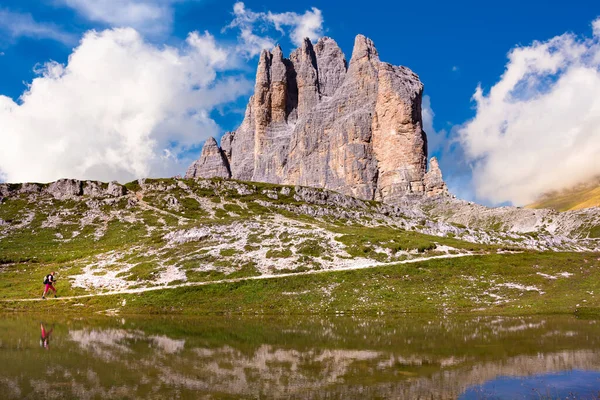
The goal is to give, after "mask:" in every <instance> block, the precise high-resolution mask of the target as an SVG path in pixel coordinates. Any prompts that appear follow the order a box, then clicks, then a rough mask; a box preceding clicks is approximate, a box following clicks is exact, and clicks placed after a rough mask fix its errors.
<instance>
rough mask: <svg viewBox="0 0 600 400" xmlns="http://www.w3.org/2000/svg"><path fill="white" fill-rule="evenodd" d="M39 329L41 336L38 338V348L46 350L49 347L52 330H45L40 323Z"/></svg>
mask: <svg viewBox="0 0 600 400" xmlns="http://www.w3.org/2000/svg"><path fill="white" fill-rule="evenodd" d="M40 328H41V330H42V336H41V337H40V346H41V347H43V348H45V349H48V347H49V346H50V335H52V330H53V328H50V330H48V331H47V330H46V328H44V324H43V323H40Z"/></svg>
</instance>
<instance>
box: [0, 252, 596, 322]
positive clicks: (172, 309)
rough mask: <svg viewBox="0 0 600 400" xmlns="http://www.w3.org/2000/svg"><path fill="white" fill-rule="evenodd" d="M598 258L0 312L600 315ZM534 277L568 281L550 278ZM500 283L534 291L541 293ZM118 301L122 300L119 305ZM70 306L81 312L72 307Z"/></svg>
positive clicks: (414, 266)
mask: <svg viewBox="0 0 600 400" xmlns="http://www.w3.org/2000/svg"><path fill="white" fill-rule="evenodd" d="M598 258H599V257H598V254H594V253H522V254H509V255H499V254H492V255H481V256H473V257H464V258H457V259H441V260H432V261H425V262H420V263H411V264H399V265H394V266H385V267H376V268H369V269H362V270H351V271H338V272H325V273H321V274H310V275H299V276H291V277H283V278H275V279H267V280H245V281H241V282H236V283H221V284H214V285H207V286H198V287H185V288H177V289H171V290H158V291H151V292H147V293H145V294H144V295H143V296H136V295H115V296H103V297H100V296H98V297H92V298H86V299H81V300H74V301H67V300H63V301H58V302H54V301H53V302H46V303H3V304H2V305H1V306H2V307H3V309H4V310H5V311H9V310H14V311H19V310H22V311H31V310H36V311H44V312H59V311H60V312H95V311H101V310H103V309H110V308H115V307H118V308H120V309H121V312H122V313H131V314H139V313H141V314H158V313H171V314H172V313H180V314H213V313H273V314H297V313H300V314H310V313H315V314H323V313H325V314H327V313H339V312H344V313H348V314H373V313H380V312H385V313H386V314H396V313H407V312H410V313H415V312H417V313H475V314H494V315H500V314H502V315H523V314H553V313H564V314H571V313H576V312H577V311H578V310H579V309H580V308H581V310H582V311H585V312H587V313H588V314H590V313H593V312H595V311H597V310H600V261H599V260H598ZM538 272H540V273H544V274H548V275H557V274H559V273H562V272H568V273H570V274H573V275H572V276H570V277H568V278H564V277H559V278H557V279H555V280H551V279H547V278H544V277H543V276H541V275H539V274H538ZM229 277H231V275H230V276H229ZM502 284H519V285H524V286H535V287H536V288H537V289H539V290H540V291H542V292H543V294H541V293H539V292H538V291H531V290H530V291H527V290H517V289H513V288H510V287H506V286H501V285H502ZM284 293H286V294H285V295H284ZM486 293H493V294H495V295H497V296H501V297H502V298H504V299H506V300H508V302H506V303H497V304H495V302H496V301H497V299H496V298H494V297H492V296H489V295H488V294H486ZM590 293H593V294H590ZM123 299H125V300H127V302H126V306H123V307H121V303H122V300H123ZM75 303H81V304H83V306H80V307H75V306H73V304H75Z"/></svg>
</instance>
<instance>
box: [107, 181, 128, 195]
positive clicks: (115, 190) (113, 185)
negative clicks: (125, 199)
mask: <svg viewBox="0 0 600 400" xmlns="http://www.w3.org/2000/svg"><path fill="white" fill-rule="evenodd" d="M126 193H127V189H126V188H125V186H123V185H121V184H120V183H119V182H116V181H112V182H110V183H109V184H108V188H107V189H106V194H108V195H109V196H113V197H120V196H125V194H126Z"/></svg>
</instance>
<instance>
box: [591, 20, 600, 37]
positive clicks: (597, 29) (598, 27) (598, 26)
mask: <svg viewBox="0 0 600 400" xmlns="http://www.w3.org/2000/svg"><path fill="white" fill-rule="evenodd" d="M592 31H593V33H594V36H600V18H596V19H595V20H594V22H592Z"/></svg>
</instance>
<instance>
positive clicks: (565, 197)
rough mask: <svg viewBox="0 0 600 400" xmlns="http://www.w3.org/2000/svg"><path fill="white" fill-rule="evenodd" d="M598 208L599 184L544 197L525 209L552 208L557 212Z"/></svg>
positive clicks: (599, 202)
mask: <svg viewBox="0 0 600 400" xmlns="http://www.w3.org/2000/svg"><path fill="white" fill-rule="evenodd" d="M589 207H600V182H597V181H595V182H594V183H592V184H589V185H582V186H578V187H575V188H573V189H569V190H564V191H560V192H554V193H550V194H547V195H544V196H543V197H542V198H540V200H538V201H537V202H535V203H533V204H530V205H528V206H527V208H552V209H555V210H557V211H568V210H581V209H583V208H589Z"/></svg>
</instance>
